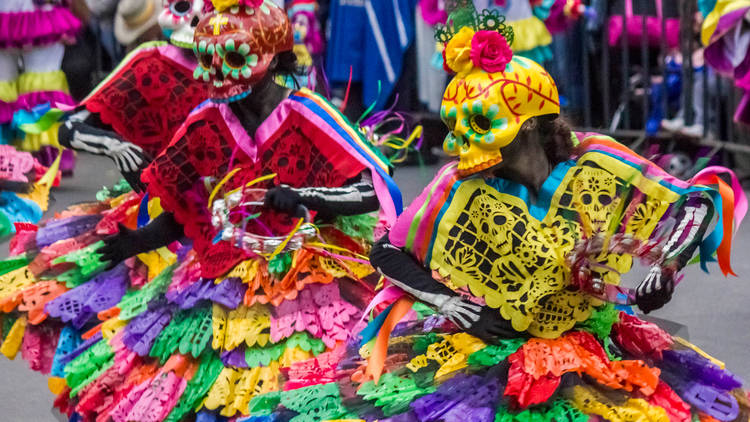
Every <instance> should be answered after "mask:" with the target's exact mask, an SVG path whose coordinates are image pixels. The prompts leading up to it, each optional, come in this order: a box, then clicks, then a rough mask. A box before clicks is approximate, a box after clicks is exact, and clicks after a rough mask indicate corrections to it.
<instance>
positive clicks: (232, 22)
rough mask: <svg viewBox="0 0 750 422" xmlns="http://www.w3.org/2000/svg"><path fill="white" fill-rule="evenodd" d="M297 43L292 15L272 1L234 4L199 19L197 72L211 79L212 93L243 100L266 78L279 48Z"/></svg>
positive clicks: (195, 49)
mask: <svg viewBox="0 0 750 422" xmlns="http://www.w3.org/2000/svg"><path fill="white" fill-rule="evenodd" d="M293 46H294V37H293V35H292V29H291V25H290V24H289V19H287V17H286V13H284V11H283V10H281V9H279V7H278V6H276V5H275V4H273V3H272V2H271V1H269V0H266V1H265V2H263V3H262V4H261V5H260V6H259V7H257V8H252V7H241V6H234V7H231V8H229V9H227V10H226V11H225V12H218V13H216V12H215V13H212V14H210V15H208V16H205V17H204V18H203V19H201V21H200V23H198V27H197V28H196V30H195V44H194V46H193V49H194V51H195V54H196V55H197V57H198V67H197V68H196V69H195V73H194V74H193V76H194V77H195V78H196V79H198V80H203V81H204V82H210V83H211V85H210V86H209V95H210V97H211V98H213V99H215V100H222V101H234V100H238V99H240V98H243V97H244V96H246V95H247V94H249V92H250V90H251V89H252V87H253V86H254V85H255V84H257V83H258V82H260V81H261V80H262V79H263V77H264V76H265V75H266V73H267V72H268V67H269V66H270V64H271V61H272V60H273V59H274V57H275V56H276V54H278V53H281V52H284V51H290V50H292V48H293Z"/></svg>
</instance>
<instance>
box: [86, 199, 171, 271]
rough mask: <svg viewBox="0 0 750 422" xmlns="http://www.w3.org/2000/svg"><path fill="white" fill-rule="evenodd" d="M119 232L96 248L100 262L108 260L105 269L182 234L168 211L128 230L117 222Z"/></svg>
mask: <svg viewBox="0 0 750 422" xmlns="http://www.w3.org/2000/svg"><path fill="white" fill-rule="evenodd" d="M117 226H118V228H119V232H118V233H117V234H115V235H112V236H109V237H107V238H105V239H104V246H102V247H101V248H99V249H97V251H96V252H97V253H100V254H102V256H101V257H100V258H99V260H100V261H102V262H107V261H109V265H108V266H107V269H108V270H109V269H112V268H114V267H115V266H117V264H119V263H120V262H122V261H124V260H126V259H128V258H130V257H131V256H135V255H138V254H140V253H144V252H148V251H152V250H154V249H158V248H160V247H162V246H167V245H169V244H170V243H172V242H174V241H176V240H179V239H180V238H182V236H184V234H183V229H182V226H181V225H180V224H179V223H178V222H177V221H175V219H174V216H173V215H172V214H170V213H163V214H161V215H160V216H158V217H156V218H155V219H153V220H152V221H151V222H150V223H148V224H147V225H146V226H144V227H141V228H140V229H138V230H130V229H129V228H127V227H125V226H124V225H122V224H119V223H118V225H117Z"/></svg>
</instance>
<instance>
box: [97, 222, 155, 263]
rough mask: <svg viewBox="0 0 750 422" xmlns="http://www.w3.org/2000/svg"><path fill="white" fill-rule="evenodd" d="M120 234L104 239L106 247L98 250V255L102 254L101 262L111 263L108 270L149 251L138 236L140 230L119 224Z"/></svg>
mask: <svg viewBox="0 0 750 422" xmlns="http://www.w3.org/2000/svg"><path fill="white" fill-rule="evenodd" d="M117 227H118V229H119V230H118V233H117V234H113V235H112V236H109V237H106V238H105V239H104V246H102V247H101V248H99V249H97V251H96V252H97V253H100V254H102V256H101V257H99V260H100V261H102V262H107V261H109V265H107V270H110V269H112V268H114V267H116V266H117V264H119V263H120V262H122V261H124V260H126V259H128V258H130V257H131V256H135V255H138V254H139V253H143V252H146V251H148V249H146V250H143V247H144V244H143V243H144V242H143V241H142V239H141V236H139V235H138V230H130V229H129V228H127V227H125V226H124V225H123V224H122V223H117Z"/></svg>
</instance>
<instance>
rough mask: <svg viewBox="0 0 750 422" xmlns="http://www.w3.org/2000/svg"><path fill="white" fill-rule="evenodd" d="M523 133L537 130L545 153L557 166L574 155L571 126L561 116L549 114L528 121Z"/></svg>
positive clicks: (524, 125) (522, 128)
mask: <svg viewBox="0 0 750 422" xmlns="http://www.w3.org/2000/svg"><path fill="white" fill-rule="evenodd" d="M521 130H522V131H530V130H536V131H537V133H538V134H539V138H540V139H541V141H542V147H543V148H544V153H545V155H546V156H547V159H548V160H549V162H550V163H551V164H552V165H553V166H555V165H557V164H558V163H561V162H563V161H567V160H569V159H570V156H571V155H572V154H573V139H572V138H571V133H572V132H573V129H571V127H570V124H569V123H568V122H567V121H566V120H565V119H564V118H563V117H561V116H560V115H559V114H547V115H544V116H538V117H535V118H533V119H529V120H527V121H526V122H525V123H524V124H523V126H522V127H521Z"/></svg>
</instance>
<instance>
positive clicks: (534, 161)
mask: <svg viewBox="0 0 750 422" xmlns="http://www.w3.org/2000/svg"><path fill="white" fill-rule="evenodd" d="M454 3H455V2H454ZM460 3H464V4H460ZM465 3H469V2H459V6H463V7H461V8H459V9H458V10H454V11H453V12H452V14H451V15H450V17H449V19H448V23H447V25H446V26H445V27H443V28H440V29H438V36H437V37H438V38H439V40H441V41H443V42H446V48H445V57H446V64H447V66H448V67H449V68H450V69H451V70H452V71H453V72H454V73H455V77H454V78H453V80H452V81H451V83H450V84H449V86H448V88H447V89H446V90H445V94H444V97H443V106H442V118H443V120H444V122H445V124H446V125H447V126H448V128H449V129H450V134H449V135H448V137H447V138H446V140H445V143H444V149H445V150H446V152H448V153H449V154H451V155H454V156H456V157H457V158H458V159H457V160H456V161H454V162H451V163H449V164H448V165H446V166H445V167H443V168H442V169H441V170H440V171H439V172H438V174H437V176H436V177H435V179H434V180H433V181H432V182H431V183H430V184H429V185H428V186H427V187H426V188H425V190H424V191H423V192H422V194H421V195H420V196H419V197H418V198H417V199H416V200H415V201H414V202H413V203H412V204H411V206H410V207H408V208H407V210H406V211H405V212H404V213H403V214H401V215H400V217H399V219H398V220H397V222H396V224H395V225H394V226H393V227H392V228H391V230H390V232H389V234H388V235H386V236H385V237H384V238H382V239H381V240H380V241H379V242H378V243H377V244H376V245H375V246H374V247H373V250H372V252H371V255H370V259H371V263H372V264H373V266H374V267H376V268H377V269H378V270H379V271H380V272H381V273H382V274H383V275H384V276H385V277H386V279H387V283H386V285H387V287H386V288H385V289H384V290H382V291H381V293H380V294H379V295H378V297H377V299H376V300H375V301H374V302H373V303H372V304H371V305H370V307H369V308H368V314H371V315H372V317H373V318H372V320H371V322H370V323H369V324H368V326H367V328H365V329H364V330H363V331H361V333H360V337H361V339H359V341H357V342H356V343H353V344H351V347H350V355H349V358H348V359H344V360H343V361H342V364H341V365H340V366H339V379H340V381H339V382H338V383H337V384H336V385H335V386H336V387H338V390H339V393H340V396H341V403H342V405H341V406H340V407H338V408H335V407H333V406H331V407H330V408H328V409H330V411H329V412H328V413H327V415H326V416H327V417H328V418H330V419H334V418H343V417H358V418H361V419H363V420H368V421H369V420H387V421H391V422H396V421H398V422H405V421H408V422H411V421H420V422H438V421H442V422H445V421H448V422H453V421H456V422H459V421H482V422H492V421H556V422H560V421H588V420H590V418H591V417H594V418H595V419H594V420H599V419H598V418H602V419H606V420H608V421H665V422H666V421H670V420H671V421H690V420H695V419H700V420H714V419H715V420H720V421H725V422H729V421H733V420H747V417H748V416H747V415H748V413H747V412H748V408H747V407H746V405H747V395H746V393H745V392H744V391H743V390H742V388H741V382H740V381H739V380H738V379H737V378H736V377H734V376H733V375H732V374H731V373H730V372H728V371H726V370H725V369H723V367H722V366H721V365H719V364H718V362H717V361H715V360H713V359H712V358H709V357H707V356H706V355H705V354H703V353H702V352H700V351H699V349H697V348H696V347H695V346H692V345H691V344H689V343H687V342H686V341H684V340H681V339H678V338H673V337H672V336H671V335H669V334H667V333H666V332H665V331H663V330H662V329H661V328H659V327H658V326H656V325H654V324H651V323H648V322H645V321H643V320H640V319H639V318H637V317H636V316H634V315H632V314H631V313H630V312H631V311H632V308H631V306H628V305H637V307H638V308H640V310H641V311H645V312H649V311H651V310H653V309H657V308H659V307H661V306H664V305H665V304H666V303H667V302H668V301H669V299H670V298H671V295H672V293H673V290H674V287H675V284H676V283H677V281H678V280H679V279H680V277H679V271H680V270H681V269H682V268H683V267H684V266H685V265H686V264H687V263H688V261H690V259H691V258H692V257H693V254H694V253H695V251H696V250H697V249H698V248H700V254H699V256H700V259H701V260H702V262H703V264H706V261H708V260H709V259H710V258H711V256H712V254H713V252H714V250H715V249H717V255H718V260H719V265H720V267H721V269H722V271H723V272H724V273H725V274H729V273H731V267H730V266H729V260H728V258H729V247H730V243H731V238H732V234H733V230H734V228H735V227H734V226H735V223H736V224H739V221H740V220H741V219H742V217H743V216H744V213H745V210H746V207H747V201H746V199H745V197H744V195H743V194H742V191H741V189H739V185H738V184H736V183H735V184H733V185H730V184H727V183H725V182H724V181H723V180H722V179H720V178H718V174H720V173H725V174H727V175H729V176H730V178H731V179H732V181H736V179H735V178H734V177H733V175H732V174H731V172H730V171H729V170H727V169H724V168H708V169H705V170H704V171H702V172H700V173H699V174H698V175H696V177H694V178H693V179H692V180H691V181H689V182H685V181H681V180H678V179H675V178H672V177H670V176H669V175H668V174H667V173H666V172H664V171H663V170H662V169H660V168H658V167H656V166H655V165H654V164H652V163H650V162H648V161H647V160H645V159H644V158H642V157H640V156H638V155H637V154H635V153H634V152H632V151H631V150H629V149H627V148H626V147H624V146H623V145H621V144H619V143H617V142H616V141H614V140H613V139H611V138H607V137H604V136H601V135H596V134H577V133H574V132H572V131H571V130H570V128H569V127H568V126H567V125H566V124H565V123H564V121H563V120H561V119H560V118H559V113H560V106H559V100H558V92H557V87H556V85H555V83H554V81H553V80H552V78H551V77H550V76H549V75H548V73H547V72H546V71H545V70H544V69H543V68H542V67H541V66H539V65H538V64H537V63H535V62H533V61H531V60H529V59H526V58H521V57H516V56H514V55H513V54H511V53H510V47H509V45H508V44H509V43H508V42H507V40H508V39H511V38H512V37H511V35H512V34H511V31H510V29H509V28H508V27H506V26H505V25H503V23H502V22H503V19H502V17H501V16H499V15H498V14H496V13H492V12H487V11H484V12H477V11H475V10H473V8H470V7H469V6H470V4H465ZM714 221H717V225H716V226H715V228H714V229H713V230H709V227H710V225H711V223H713V222H714ZM634 259H637V260H639V261H641V262H642V263H644V264H646V265H648V266H649V267H650V270H649V272H648V275H647V276H646V277H645V278H644V280H643V281H642V282H641V283H640V284H639V285H638V287H637V288H635V289H629V288H626V287H624V286H620V285H619V279H620V275H621V274H623V273H626V272H627V271H629V270H630V268H631V266H632V264H633V261H634ZM615 303H617V304H619V305H620V306H621V308H620V309H622V311H620V309H618V308H616V307H615V306H616V305H615ZM331 388H333V387H331ZM282 405H283V403H282ZM283 417H284V409H283V406H282V407H280V408H279V409H278V410H277V412H276V413H274V414H273V415H272V416H268V417H267V418H265V419H255V421H257V420H265V421H272V420H286V419H283ZM299 417H300V419H294V420H306V419H302V416H299ZM323 420H325V418H323Z"/></svg>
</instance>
